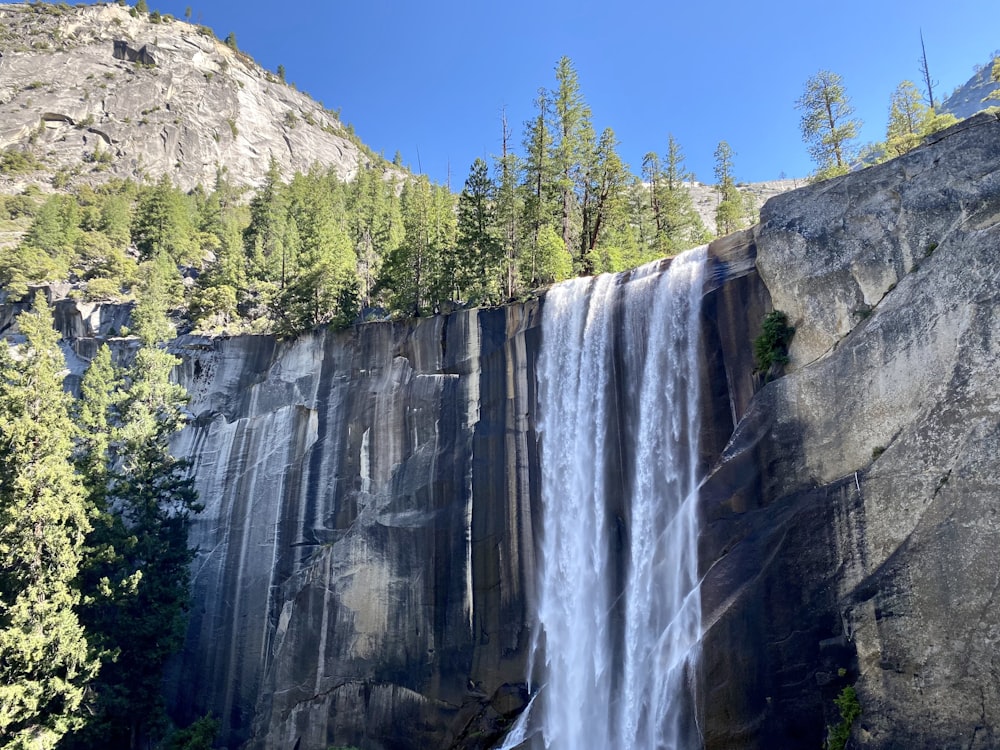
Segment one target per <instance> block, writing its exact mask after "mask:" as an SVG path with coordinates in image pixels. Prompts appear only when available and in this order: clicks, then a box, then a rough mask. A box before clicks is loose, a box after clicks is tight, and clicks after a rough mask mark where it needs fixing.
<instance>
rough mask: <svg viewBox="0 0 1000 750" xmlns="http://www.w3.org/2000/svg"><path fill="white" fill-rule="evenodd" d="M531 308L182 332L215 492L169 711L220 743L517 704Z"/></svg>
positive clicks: (531, 460)
mask: <svg viewBox="0 0 1000 750" xmlns="http://www.w3.org/2000/svg"><path fill="white" fill-rule="evenodd" d="M536 314H537V305H535V304H530V305H527V306H517V307H510V308H506V309H501V310H492V311H482V312H480V311H468V312H460V313H455V314H453V315H450V316H446V317H435V318H430V319H423V320H416V321H408V322H402V323H394V324H393V323H385V324H369V325H365V326H362V327H360V328H358V329H355V330H354V331H353V332H347V333H343V334H336V333H332V332H330V333H320V334H316V335H314V336H306V337H303V338H300V339H298V340H297V341H295V342H294V343H287V344H285V343H282V344H278V343H276V342H275V341H274V339H272V338H266V337H259V338H252V337H243V338H236V339H229V340H215V341H208V340H200V339H197V338H189V339H181V340H179V341H178V342H177V343H178V345H179V349H180V350H181V351H182V352H183V353H184V354H185V357H186V364H185V366H184V374H183V379H184V380H185V381H186V382H187V383H188V386H189V388H190V389H191V391H192V393H193V395H194V400H193V402H192V404H191V407H190V408H191V411H192V412H193V414H194V415H195V423H194V425H192V426H191V427H190V428H188V429H187V430H185V432H184V434H183V437H182V440H181V441H180V444H179V448H180V449H181V450H182V451H183V452H185V453H187V454H189V455H191V456H193V457H194V459H195V469H196V471H197V476H198V489H199V491H200V493H201V497H202V500H203V501H204V502H205V503H206V506H207V507H206V509H205V512H204V513H203V514H202V515H201V516H200V517H198V519H197V521H196V522H195V526H194V530H193V532H192V535H191V541H192V544H194V545H196V546H197V547H198V549H199V552H198V557H197V559H196V560H195V563H194V598H195V607H194V609H193V611H192V621H191V628H190V633H189V637H188V646H187V650H186V652H185V656H184V660H183V663H182V665H181V668H180V674H179V681H178V682H177V693H176V698H175V700H176V701H177V704H178V707H179V708H181V709H182V710H183V709H184V708H189V709H190V710H192V711H195V712H201V711H204V710H206V709H211V710H213V711H214V712H215V713H216V714H217V715H219V716H221V717H222V719H223V723H224V734H225V737H226V739H227V741H228V742H229V743H230V744H231V745H235V744H239V743H240V742H242V741H249V743H250V746H251V747H261V748H264V747H266V748H272V747H273V748H279V747H280V748H285V747H292V746H293V745H295V744H296V742H299V743H300V745H299V746H300V747H302V748H309V747H323V748H325V747H327V746H328V745H330V744H340V745H358V746H362V747H412V748H418V747H447V746H450V745H451V744H452V743H453V742H456V741H457V740H458V738H459V737H460V736H462V735H463V734H467V733H470V732H475V733H476V734H477V736H479V735H484V733H486V734H488V733H489V732H490V731H494V733H495V730H496V726H498V725H500V726H502V725H503V724H504V721H505V720H504V719H503V715H504V714H508V715H509V714H511V713H512V712H516V710H517V709H519V708H521V707H522V706H523V703H524V697H523V696H522V695H521V692H520V690H519V688H517V687H514V688H508V687H505V684H506V683H512V684H514V685H515V686H516V685H517V684H520V683H523V681H524V673H525V667H526V664H525V659H526V647H527V639H528V637H529V631H528V629H527V623H528V622H529V621H530V617H529V609H528V608H529V604H530V602H531V601H532V596H531V589H532V586H533V583H534V578H533V576H534V569H535V566H534V551H533V550H534V545H533V538H532V533H533V528H532V514H531V512H530V511H531V509H530V501H531V498H532V497H533V496H534V494H535V493H533V492H532V486H533V484H534V482H535V481H536V474H537V464H536V458H535V456H536V452H535V439H534V435H533V422H532V421H531V419H530V413H531V411H532V408H533V406H532V405H533V402H534V375H533V373H532V372H531V371H530V365H531V361H530V360H529V358H528V357H527V356H526V349H527V348H528V347H530V346H532V344H531V341H532V339H533V338H534V337H536V336H537V328H535V320H536Z"/></svg>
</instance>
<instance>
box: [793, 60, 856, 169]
mask: <svg viewBox="0 0 1000 750" xmlns="http://www.w3.org/2000/svg"><path fill="white" fill-rule="evenodd" d="M795 108H796V109H798V110H800V111H801V112H802V119H801V121H800V128H801V130H802V140H803V141H805V143H806V146H807V148H808V150H809V156H811V157H812V159H813V161H814V162H815V163H816V166H817V172H816V177H817V178H823V179H825V178H828V177H834V176H836V175H838V174H846V173H847V171H848V170H849V169H850V164H851V161H852V159H853V158H854V152H855V146H854V141H855V139H856V138H857V135H858V130H859V129H860V128H861V121H860V120H858V119H856V118H853V117H852V115H853V114H854V108H853V107H852V106H851V102H850V99H848V97H847V93H846V91H845V90H844V84H843V81H842V79H841V77H840V76H839V75H837V74H836V73H832V72H830V71H829V70H820V71H818V72H817V73H816V74H815V75H814V76H812V77H811V78H809V80H807V81H806V90H805V92H804V93H803V94H802V96H801V97H799V98H798V99H797V100H796V102H795Z"/></svg>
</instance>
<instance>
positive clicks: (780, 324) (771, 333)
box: [753, 310, 795, 375]
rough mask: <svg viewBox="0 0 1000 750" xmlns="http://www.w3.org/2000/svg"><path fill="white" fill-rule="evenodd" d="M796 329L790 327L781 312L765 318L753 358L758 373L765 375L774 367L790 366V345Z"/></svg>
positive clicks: (755, 344)
mask: <svg viewBox="0 0 1000 750" xmlns="http://www.w3.org/2000/svg"><path fill="white" fill-rule="evenodd" d="M794 334H795V329H794V328H793V327H792V326H790V325H788V316H787V315H786V314H785V313H783V312H782V311H781V310H772V311H771V312H769V313H768V314H767V315H765V316H764V322H763V323H762V324H761V333H760V336H758V337H757V338H756V339H754V342H753V356H754V360H755V362H756V365H757V372H760V373H764V374H765V375H766V374H767V373H768V372H769V371H770V369H771V366H772V365H786V364H788V345H789V344H790V343H791V341H792V336H793V335H794Z"/></svg>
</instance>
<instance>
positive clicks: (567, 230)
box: [552, 57, 596, 264]
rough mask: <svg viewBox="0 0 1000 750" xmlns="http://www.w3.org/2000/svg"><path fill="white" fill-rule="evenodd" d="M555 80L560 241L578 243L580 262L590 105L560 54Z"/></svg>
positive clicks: (554, 147) (569, 63)
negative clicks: (581, 205)
mask: <svg viewBox="0 0 1000 750" xmlns="http://www.w3.org/2000/svg"><path fill="white" fill-rule="evenodd" d="M556 82H557V84H558V85H557V87H556V90H555V93H554V94H553V97H552V112H553V115H554V118H555V133H556V135H555V139H554V142H553V145H552V164H553V168H554V172H555V184H556V188H557V191H558V195H559V208H560V213H559V223H560V228H561V234H562V240H563V244H564V245H565V246H566V247H567V248H572V247H579V252H578V255H577V257H576V260H577V261H578V262H579V263H581V264H582V263H583V255H584V248H585V246H586V244H587V242H586V240H584V241H583V243H582V244H581V243H580V241H579V237H580V234H581V232H580V227H579V218H578V212H579V210H580V205H579V203H580V200H581V199H582V195H583V192H584V190H585V188H584V186H583V183H584V181H585V179H586V177H585V173H586V171H587V169H588V167H589V166H590V164H591V160H592V157H593V153H594V148H595V140H596V138H595V135H594V129H593V126H592V125H591V122H590V108H589V107H588V106H587V104H586V102H585V101H584V99H583V94H582V93H581V92H580V82H579V79H578V78H577V74H576V69H575V68H574V67H573V63H572V61H571V60H570V59H569V58H568V57H562V58H560V60H559V62H558V63H557V64H556Z"/></svg>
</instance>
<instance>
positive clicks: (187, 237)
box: [132, 175, 201, 265]
mask: <svg viewBox="0 0 1000 750" xmlns="http://www.w3.org/2000/svg"><path fill="white" fill-rule="evenodd" d="M132 241H133V242H134V243H135V246H136V248H138V250H139V254H140V256H141V258H142V259H143V260H148V259H150V258H152V257H153V256H155V255H156V254H158V253H161V252H162V253H166V254H167V255H168V256H169V257H170V258H171V259H172V260H173V261H174V263H176V264H178V265H187V264H193V263H198V262H200V261H201V257H200V254H199V248H198V245H197V243H196V242H195V231H194V217H193V216H192V211H191V206H190V205H189V203H188V201H187V198H186V196H185V195H184V194H183V193H182V192H181V191H180V190H178V189H177V188H176V187H174V184H173V182H171V180H170V177H169V176H168V175H163V176H162V177H160V179H159V180H158V181H157V182H156V184H155V185H154V186H153V187H151V188H144V189H143V190H142V192H141V193H140V195H139V201H138V205H137V206H136V210H135V215H134V217H133V220H132Z"/></svg>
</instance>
